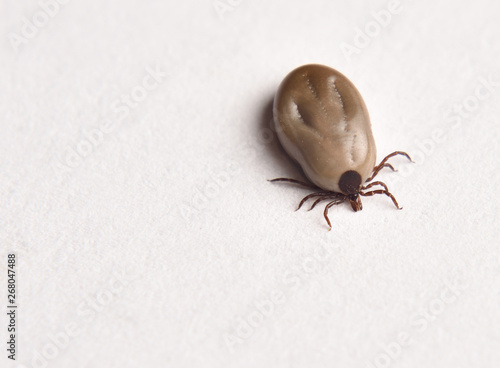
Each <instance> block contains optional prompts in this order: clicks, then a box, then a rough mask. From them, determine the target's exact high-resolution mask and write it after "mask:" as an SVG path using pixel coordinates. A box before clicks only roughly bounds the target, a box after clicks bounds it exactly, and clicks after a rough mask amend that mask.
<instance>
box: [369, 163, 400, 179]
mask: <svg viewBox="0 0 500 368" xmlns="http://www.w3.org/2000/svg"><path fill="white" fill-rule="evenodd" d="M384 167H388V168H390V169H392V171H397V170H396V169H395V168H394V166H392V165H391V164H380V165H378V166H375V168H374V169H373V172H372V175H371V176H370V177H369V178H368V179H366V182H369V181H371V180H373V178H374V177H375V176H377V174H378V172H379V171H380V170H382V169H383V168H384Z"/></svg>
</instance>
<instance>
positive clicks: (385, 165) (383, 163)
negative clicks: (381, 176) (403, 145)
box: [366, 151, 414, 181]
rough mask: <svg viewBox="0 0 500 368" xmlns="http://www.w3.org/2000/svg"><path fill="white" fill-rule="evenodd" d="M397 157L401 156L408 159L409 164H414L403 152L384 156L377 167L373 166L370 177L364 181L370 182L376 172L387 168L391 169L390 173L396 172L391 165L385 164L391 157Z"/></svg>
mask: <svg viewBox="0 0 500 368" xmlns="http://www.w3.org/2000/svg"><path fill="white" fill-rule="evenodd" d="M397 155H402V156H405V157H407V158H408V160H410V161H411V162H414V161H413V160H412V159H411V157H410V155H408V154H407V153H406V152H403V151H395V152H393V153H391V154H390V155H387V156H385V158H384V159H383V160H382V161H381V162H380V163H379V164H378V165H377V166H375V168H374V169H373V173H372V176H370V177H369V178H368V179H366V181H371V180H373V178H374V177H375V176H376V175H377V174H378V172H379V171H380V170H382V169H383V168H384V167H389V168H391V169H392V171H396V170H394V167H393V166H392V165H391V164H386V162H387V160H388V159H390V158H391V157H394V156H397Z"/></svg>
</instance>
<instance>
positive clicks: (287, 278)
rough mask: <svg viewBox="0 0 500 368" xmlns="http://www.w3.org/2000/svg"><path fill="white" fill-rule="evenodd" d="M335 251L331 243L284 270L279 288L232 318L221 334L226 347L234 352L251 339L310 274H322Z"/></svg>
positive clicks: (337, 248)
mask: <svg viewBox="0 0 500 368" xmlns="http://www.w3.org/2000/svg"><path fill="white" fill-rule="evenodd" d="M338 250H339V247H338V246H334V245H332V244H328V246H321V247H319V248H316V251H315V252H314V254H313V255H310V256H307V257H305V258H304V259H302V260H301V261H300V262H298V263H297V264H296V265H295V267H294V268H293V270H290V271H288V272H285V273H284V274H283V277H282V280H281V286H280V287H279V288H276V289H275V290H272V291H271V292H269V293H267V295H265V296H264V297H263V298H259V299H258V300H255V301H254V302H253V303H252V304H251V305H250V306H249V307H248V309H249V312H248V313H246V315H245V316H236V317H235V318H233V327H232V328H230V329H229V331H227V332H225V333H224V334H223V336H222V339H223V341H224V344H225V345H226V348H227V349H228V350H229V351H230V352H231V353H234V352H235V351H236V348H237V347H238V346H240V345H241V344H243V343H244V342H245V341H247V340H248V339H250V338H251V337H252V336H253V335H254V334H255V332H256V331H257V330H258V328H259V327H261V326H262V325H263V324H264V323H265V321H266V320H268V319H269V318H271V317H272V316H273V315H275V313H276V311H277V310H278V308H279V306H280V305H283V304H285V302H286V301H287V299H289V298H290V297H291V295H292V294H293V292H294V291H295V290H297V289H298V288H299V287H300V286H302V285H303V284H305V283H306V282H307V279H308V278H309V277H310V275H313V274H324V273H325V267H326V265H327V263H328V261H329V259H330V257H332V255H333V254H334V253H336V252H337V251H338Z"/></svg>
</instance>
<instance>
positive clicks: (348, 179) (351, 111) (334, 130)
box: [271, 64, 411, 229]
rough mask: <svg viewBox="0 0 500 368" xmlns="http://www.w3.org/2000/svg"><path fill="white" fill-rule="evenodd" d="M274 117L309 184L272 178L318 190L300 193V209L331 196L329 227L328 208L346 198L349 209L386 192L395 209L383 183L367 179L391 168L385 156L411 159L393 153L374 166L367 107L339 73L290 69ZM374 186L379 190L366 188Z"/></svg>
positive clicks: (326, 69) (310, 68)
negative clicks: (367, 198) (313, 200)
mask: <svg viewBox="0 0 500 368" xmlns="http://www.w3.org/2000/svg"><path fill="white" fill-rule="evenodd" d="M273 116H274V124H275V128H276V132H277V135H278V139H279V140H280V142H281V145H282V146H283V148H284V149H285V151H286V152H287V153H288V154H289V155H290V157H291V158H293V159H294V160H295V161H297V162H298V163H299V165H300V166H301V168H302V170H303V171H304V173H305V175H306V176H307V178H308V179H309V180H310V181H311V183H312V184H310V183H305V182H302V181H298V180H295V179H288V178H278V179H274V180H271V181H286V182H291V183H295V184H299V185H302V186H305V187H308V188H311V189H315V190H318V191H317V192H315V193H312V194H310V195H309V196H307V197H305V198H304V199H303V200H302V201H301V203H300V204H299V208H300V207H301V206H302V205H303V204H304V203H305V202H306V201H307V200H308V199H311V198H316V200H315V202H314V203H313V205H312V207H311V209H312V208H313V207H314V206H316V204H318V203H319V202H321V201H322V200H328V199H329V200H331V201H330V202H329V203H328V204H327V205H326V207H325V211H324V216H325V219H326V221H327V223H328V225H329V226H330V229H331V223H330V220H329V218H328V209H329V208H330V207H332V206H333V205H336V204H340V203H342V202H344V201H347V200H348V201H349V202H350V204H351V206H352V208H353V210H354V211H359V210H361V209H362V203H361V198H360V196H372V195H374V194H385V195H387V196H388V197H390V198H391V199H392V201H393V203H394V205H395V206H396V207H397V208H400V207H399V205H398V203H397V201H396V199H395V198H394V196H393V195H392V194H391V193H390V192H389V190H388V189H387V186H386V185H385V184H384V183H382V182H379V181H376V182H371V181H372V180H373V178H374V177H375V176H376V175H377V174H378V172H379V171H380V170H381V169H382V168H384V167H388V168H390V169H392V170H393V171H394V168H393V167H392V165H390V164H388V163H387V160H388V159H389V158H390V157H393V156H395V155H404V156H406V157H407V158H408V159H410V160H411V158H410V156H408V154H407V153H405V152H401V151H396V152H393V153H392V154H390V155H388V156H387V157H385V158H384V159H383V160H382V162H381V163H380V164H379V165H377V166H375V163H376V155H377V152H376V147H375V141H374V139H373V134H372V130H371V123H370V117H369V114H368V110H367V108H366V105H365V103H364V101H363V98H362V97H361V94H360V93H359V92H358V90H357V89H356V87H355V86H354V84H353V83H352V82H351V81H350V80H349V79H347V78H346V77H345V76H344V75H343V74H341V73H340V72H338V71H336V70H335V69H332V68H329V67H327V66H324V65H318V64H310V65H304V66H301V67H299V68H297V69H295V70H293V71H292V72H291V73H290V74H288V75H287V76H286V77H285V79H284V80H283V82H282V83H281V85H280V87H279V89H278V92H277V93H276V96H275V98H274V105H273ZM370 182H371V183H370ZM374 186H379V187H380V188H382V189H375V190H371V191H368V189H370V188H372V187H374Z"/></svg>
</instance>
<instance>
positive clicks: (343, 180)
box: [339, 170, 361, 194]
mask: <svg viewBox="0 0 500 368" xmlns="http://www.w3.org/2000/svg"><path fill="white" fill-rule="evenodd" d="M360 187H361V175H359V173H358V172H357V171H354V170H349V171H346V172H345V173H343V174H342V176H341V177H340V180H339V188H340V190H341V191H342V192H343V193H345V194H356V193H358V192H359V188H360Z"/></svg>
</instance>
